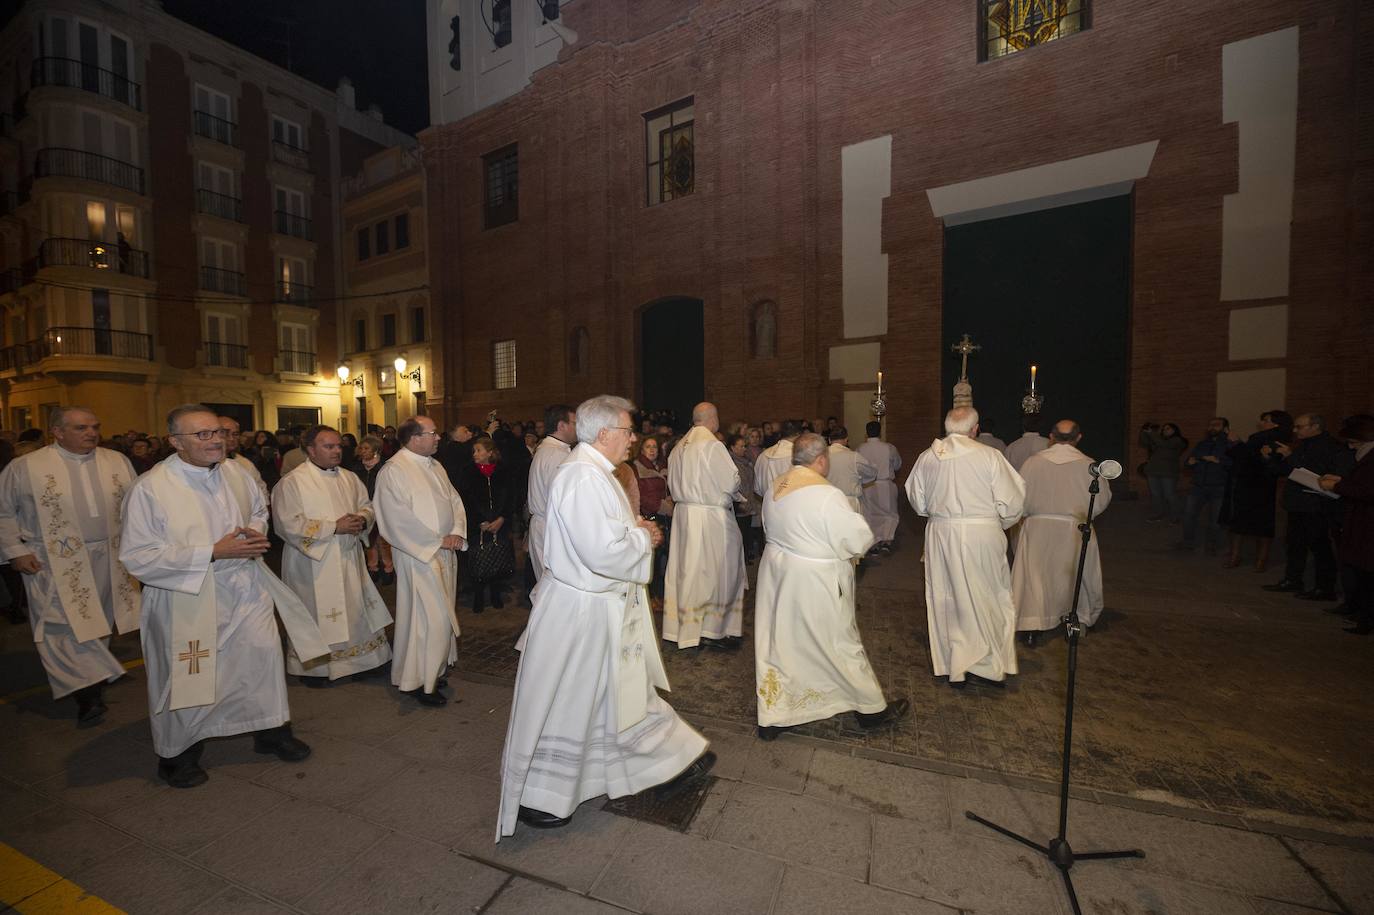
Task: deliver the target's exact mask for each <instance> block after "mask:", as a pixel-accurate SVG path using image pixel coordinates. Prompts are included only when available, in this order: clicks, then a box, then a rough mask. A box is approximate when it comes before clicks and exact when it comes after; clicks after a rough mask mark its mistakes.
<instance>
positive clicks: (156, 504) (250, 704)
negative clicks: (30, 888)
mask: <svg viewBox="0 0 1374 915" xmlns="http://www.w3.org/2000/svg"><path fill="white" fill-rule="evenodd" d="M167 434H168V437H169V438H171V440H172V447H173V448H174V449H175V452H176V453H175V454H174V455H173V456H171V457H169V458H168V459H167V460H165V461H162V462H161V463H159V464H157V465H156V466H154V467H153V469H152V470H150V471H148V472H147V473H145V474H144V475H143V476H141V477H139V478H138V482H137V483H135V484H134V486H133V489H132V490H130V492H129V496H128V499H127V500H126V501H125V503H124V529H123V534H122V542H121V544H120V553H119V558H120V560H121V561H122V562H123V563H124V566H125V568H127V569H128V570H129V572H130V573H132V574H133V575H134V576H136V577H137V578H138V579H139V581H141V582H143V618H142V622H143V659H144V662H145V664H146V666H147V673H148V710H149V722H150V724H151V725H152V731H153V749H154V750H155V751H156V752H157V755H158V757H159V762H158V773H157V774H158V776H159V777H160V778H161V779H163V780H164V781H166V782H167V783H168V784H170V785H171V786H172V787H174V788H193V787H195V786H196V785H200V784H202V783H204V782H205V780H206V778H207V776H206V773H205V771H204V769H202V768H201V766H200V755H201V749H202V747H203V745H204V741H205V739H206V738H207V737H226V736H229V735H232V734H243V733H247V732H252V733H253V749H254V750H255V751H257V752H258V753H264V754H271V755H274V756H276V757H277V758H278V759H281V760H284V761H287V762H296V761H299V760H302V759H305V758H306V757H307V756H309V755H310V747H308V746H306V745H305V744H304V743H302V742H301V741H299V740H297V739H296V738H295V737H294V736H292V734H291V726H290V724H288V723H287V722H288V720H289V719H290V717H291V712H290V710H289V709H288V708H287V704H286V673H285V671H284V669H283V665H282V650H281V637H280V635H279V634H278V630H277V621H276V619H275V618H274V617H273V615H272V608H273V605H274V604H275V605H276V609H277V613H278V614H279V615H280V616H281V620H282V623H283V624H285V627H286V631H287V635H288V636H289V637H290V639H291V642H292V644H293V645H294V646H295V649H296V651H297V652H298V653H299V654H300V655H301V656H302V657H304V658H307V659H314V658H317V657H319V656H320V655H323V654H328V653H329V646H328V645H327V644H325V642H324V641H323V640H322V639H321V637H320V634H319V628H318V627H317V626H316V625H315V620H314V619H313V617H311V615H310V612H309V611H308V610H306V608H305V605H304V604H302V603H301V601H300V598H298V597H296V595H295V594H294V593H292V591H291V589H290V588H288V587H286V585H285V584H283V583H282V581H281V580H280V579H279V578H277V577H276V576H275V575H273V574H272V573H271V572H270V571H269V570H268V569H267V566H266V565H264V564H263V562H262V554H263V553H265V552H267V549H268V540H267V534H266V531H267V504H266V503H265V502H264V501H263V498H262V493H261V491H259V489H258V487H257V485H256V483H255V482H254V481H253V479H252V478H251V477H249V476H248V474H247V473H245V472H244V471H243V470H241V469H239V466H238V465H237V464H236V463H234V462H233V461H229V460H225V448H224V433H223V430H222V429H221V428H220V425H219V418H218V417H217V416H216V415H215V413H214V412H213V411H212V410H210V409H209V408H208V407H205V406H203V405H201V404H186V405H184V406H180V407H177V408H176V409H174V410H172V412H171V413H169V414H168V415H167Z"/></svg>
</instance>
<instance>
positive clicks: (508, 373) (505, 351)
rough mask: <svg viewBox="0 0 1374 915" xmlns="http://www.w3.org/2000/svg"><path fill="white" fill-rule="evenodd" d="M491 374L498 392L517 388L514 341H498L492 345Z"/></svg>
mask: <svg viewBox="0 0 1374 915" xmlns="http://www.w3.org/2000/svg"><path fill="white" fill-rule="evenodd" d="M491 373H492V383H493V385H494V386H495V387H496V389H497V390H498V391H499V390H502V389H505V388H513V387H515V341H514V340H497V341H496V342H495V343H493V344H492V345H491Z"/></svg>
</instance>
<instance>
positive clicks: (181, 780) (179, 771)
mask: <svg viewBox="0 0 1374 915" xmlns="http://www.w3.org/2000/svg"><path fill="white" fill-rule="evenodd" d="M204 748H205V742H204V741H201V742H199V743H196V744H192V745H191V746H189V747H187V748H186V749H185V750H182V751H181V752H180V753H178V754H177V755H176V756H172V757H164V758H159V759H158V761H157V777H158V778H160V779H162V780H163V781H164V782H166V783H167V784H169V785H171V786H172V787H173V788H194V787H196V786H197V785H203V784H205V783H206V782H208V781H209V780H210V776H209V775H207V774H206V773H205V770H204V769H202V768H201V767H200V752H201V750H203V749H204Z"/></svg>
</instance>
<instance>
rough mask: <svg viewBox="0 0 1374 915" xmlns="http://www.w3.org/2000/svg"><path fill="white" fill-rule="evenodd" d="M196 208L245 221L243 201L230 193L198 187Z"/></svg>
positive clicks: (234, 219)
mask: <svg viewBox="0 0 1374 915" xmlns="http://www.w3.org/2000/svg"><path fill="white" fill-rule="evenodd" d="M196 209H197V210H199V211H200V212H202V213H205V214H206V215H208V216H218V217H219V218H220V219H231V220H233V221H234V222H243V201H242V200H240V199H239V198H237V197H230V196H229V195H228V194H221V193H218V192H217V191H210V190H206V189H205V188H203V187H201V188H196Z"/></svg>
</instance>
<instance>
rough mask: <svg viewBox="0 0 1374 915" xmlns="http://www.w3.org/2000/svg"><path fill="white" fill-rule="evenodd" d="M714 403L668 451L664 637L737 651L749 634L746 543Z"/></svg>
mask: <svg viewBox="0 0 1374 915" xmlns="http://www.w3.org/2000/svg"><path fill="white" fill-rule="evenodd" d="M719 429H720V417H719V415H718V414H717V413H716V407H715V405H714V404H710V403H699V404H697V405H696V406H695V407H694V408H693V409H692V429H691V431H690V432H688V433H687V434H686V435H684V436H683V437H682V439H681V440H679V441H678V443H677V447H675V448H674V449H673V453H672V454H670V455H669V456H668V491H669V492H670V493H672V496H673V536H672V537H671V538H670V539H669V541H668V568H667V571H666V572H665V574H664V593H663V638H664V640H665V641H669V642H675V643H677V647H678V648H695V647H696V646H697V645H706V646H708V647H711V648H727V649H737V648H739V646H740V642H741V637H742V636H743V634H744V588H745V585H746V584H747V578H746V576H745V572H744V541H743V539H742V538H741V537H740V532H739V525H738V524H736V523H735V515H734V503H735V495H736V494H737V493H738V492H739V469H738V468H737V467H735V462H734V461H733V460H732V459H731V457H730V452H729V451H727V450H726V449H725V445H723V444H721V442H720V441H719V440H718V439H717V438H716V432H717V431H718V430H719Z"/></svg>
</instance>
